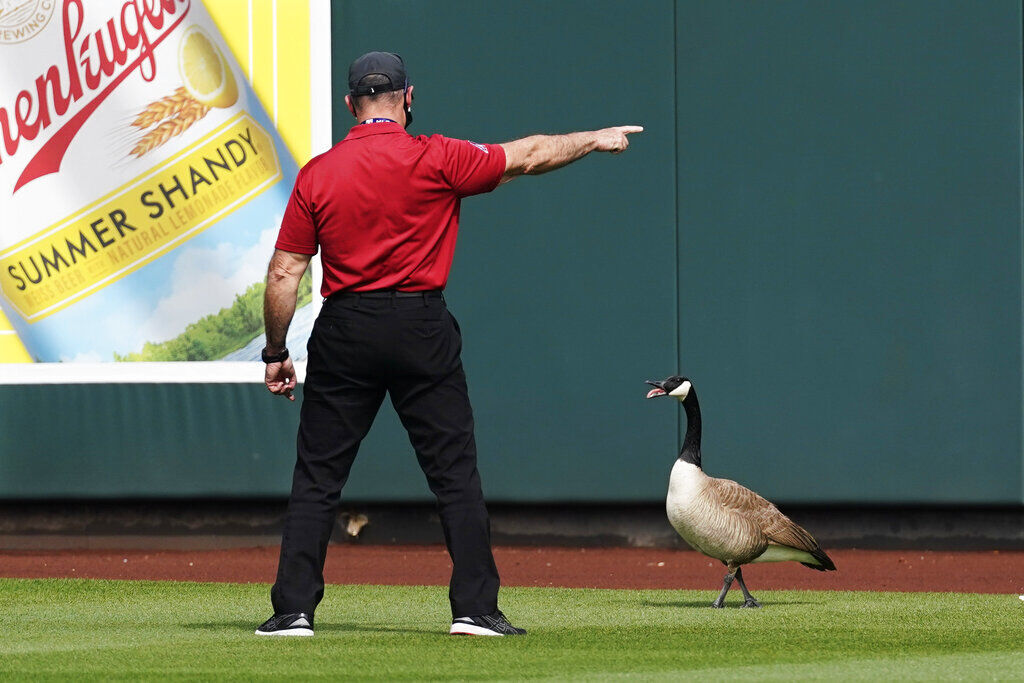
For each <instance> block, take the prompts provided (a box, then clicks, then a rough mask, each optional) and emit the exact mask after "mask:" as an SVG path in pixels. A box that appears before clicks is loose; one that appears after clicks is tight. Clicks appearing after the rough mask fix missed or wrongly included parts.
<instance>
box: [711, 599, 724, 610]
mask: <svg viewBox="0 0 1024 683" xmlns="http://www.w3.org/2000/svg"><path fill="white" fill-rule="evenodd" d="M711 606H712V607H714V608H715V609H722V608H723V607H725V600H723V599H722V598H718V599H717V600H715V601H714V602H713V603H711Z"/></svg>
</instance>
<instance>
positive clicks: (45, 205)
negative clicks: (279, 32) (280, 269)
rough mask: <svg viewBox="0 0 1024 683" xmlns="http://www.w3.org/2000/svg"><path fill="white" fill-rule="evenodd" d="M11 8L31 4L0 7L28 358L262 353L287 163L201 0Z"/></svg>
mask: <svg viewBox="0 0 1024 683" xmlns="http://www.w3.org/2000/svg"><path fill="white" fill-rule="evenodd" d="M4 3H5V0H0V8H2V7H3V6H4ZM14 4H17V5H19V6H26V4H27V5H32V7H31V9H32V12H24V13H23V15H24V17H25V19H24V21H25V22H26V23H25V26H24V27H21V28H19V26H20V25H18V24H17V21H16V20H17V17H14V18H13V19H12V18H9V20H8V22H7V23H6V24H4V23H3V22H4V15H3V14H0V292H2V297H0V304H2V306H3V311H4V313H6V315H7V318H8V319H9V320H10V323H11V325H12V326H13V328H14V329H15V330H16V331H17V334H18V336H19V337H20V339H21V341H22V343H23V344H24V346H25V348H26V349H27V351H28V353H29V355H31V357H32V358H33V359H34V360H36V361H64V362H71V361H86V362H90V361H91V362H96V361H118V360H123V361H127V360H143V361H185V360H190V361H195V360H258V359H259V350H260V348H262V346H263V336H262V332H263V318H262V301H263V287H264V278H265V271H266V265H267V261H268V260H269V257H270V255H271V253H272V252H273V245H274V241H275V239H276V235H277V230H278V226H279V225H280V218H281V215H282V214H283V212H284V207H285V205H286V203H287V200H288V196H289V193H290V191H291V188H292V185H293V183H294V180H295V175H296V172H297V168H296V164H295V161H294V159H293V158H292V157H291V155H290V153H289V152H288V150H287V148H286V147H285V145H284V144H283V142H282V141H281V139H280V136H279V135H278V133H277V131H276V130H275V129H274V126H273V125H272V123H271V121H270V120H269V118H268V116H267V114H266V113H265V111H264V110H263V107H262V106H261V104H260V103H259V101H258V100H257V98H256V97H255V95H254V93H253V92H252V90H251V88H250V87H249V85H248V83H247V82H246V80H245V79H244V78H243V76H242V72H241V70H240V69H239V67H238V65H237V63H236V62H235V60H234V58H233V56H232V55H231V53H230V51H229V50H228V49H227V47H226V45H225V44H224V41H223V38H222V37H221V35H220V33H219V32H218V30H217V28H216V26H215V25H214V23H213V21H212V20H211V19H210V16H209V14H208V13H207V11H206V9H205V7H204V6H203V4H202V2H201V1H200V0H34V1H33V2H28V3H24V2H22V3H14ZM11 25H13V26H14V28H13V29H12V28H10V26H11ZM4 27H7V28H6V29H5V28H4ZM5 36H8V37H12V39H11V40H6V39H5ZM13 37H19V38H20V39H19V40H17V41H15V40H13ZM307 278H308V275H307ZM310 296H311V288H310V285H309V283H308V280H307V281H306V282H304V283H303V286H302V287H301V289H300V302H299V309H298V311H297V313H296V318H295V321H294V322H293V325H292V328H293V329H292V331H291V333H290V334H289V346H290V347H291V348H292V349H294V351H295V352H297V353H296V356H297V357H299V358H301V355H302V349H303V348H304V346H305V338H306V337H308V332H309V329H310V328H311V325H312V320H311V317H312V316H311V314H310V311H311V309H312V307H311V306H308V305H306V304H308V302H309V299H310ZM306 318H310V319H309V320H307V319H306Z"/></svg>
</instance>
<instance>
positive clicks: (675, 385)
mask: <svg viewBox="0 0 1024 683" xmlns="http://www.w3.org/2000/svg"><path fill="white" fill-rule="evenodd" d="M647 383H648V384H650V385H651V386H652V387H654V388H653V389H651V390H650V391H648V392H647V398H657V397H659V396H674V397H676V398H678V399H679V400H680V401H685V400H686V397H687V396H689V395H690V389H691V388H692V387H693V385H692V384H691V383H690V379H689V378H688V377H680V376H679V375H672V376H671V377H667V378H665V379H663V380H661V381H659V382H656V381H654V380H651V379H649V380H647Z"/></svg>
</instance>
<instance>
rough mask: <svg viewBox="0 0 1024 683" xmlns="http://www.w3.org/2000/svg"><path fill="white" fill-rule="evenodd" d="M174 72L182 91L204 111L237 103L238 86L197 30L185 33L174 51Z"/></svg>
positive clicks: (223, 60) (218, 53)
mask: <svg viewBox="0 0 1024 683" xmlns="http://www.w3.org/2000/svg"><path fill="white" fill-rule="evenodd" d="M178 70H179V71H180V72H181V79H182V80H183V81H184V82H185V89H186V90H188V92H189V94H190V95H191V96H192V97H193V98H195V99H196V100H197V101H198V102H200V103H201V104H205V105H206V106H208V107H221V108H223V107H230V106H231V105H232V104H234V103H235V102H237V101H238V86H237V85H236V84H235V77H234V75H233V74H232V73H231V68H230V67H229V66H228V64H227V61H226V60H225V59H224V56H223V55H222V54H221V53H220V50H218V49H217V46H216V45H215V44H214V42H213V41H212V40H210V37H209V36H208V35H207V34H206V32H205V31H203V29H201V28H200V27H199V26H191V27H189V28H188V29H187V30H186V31H185V35H184V36H182V38H181V45H180V46H179V47H178Z"/></svg>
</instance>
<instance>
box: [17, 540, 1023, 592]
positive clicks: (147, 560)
mask: <svg viewBox="0 0 1024 683" xmlns="http://www.w3.org/2000/svg"><path fill="white" fill-rule="evenodd" d="M277 554H278V549H277V548H276V547H264V548H245V549H231V550H196V551H188V550H150V551H146V550H123V551H119V550H65V551H0V576H3V577H20V578H54V577H76V578H90V579H149V580H158V581H163V580H176V581H229V582H242V583H250V582H258V583H271V582H273V580H274V575H275V572H276V569H277ZM494 554H495V559H496V560H497V563H498V568H499V570H500V571H501V578H502V584H503V585H506V586H562V587H569V588H668V589H699V590H712V591H713V590H717V589H718V587H719V586H720V585H721V580H722V575H723V574H724V571H723V567H722V565H721V564H719V563H717V562H714V561H712V560H710V559H708V558H706V557H704V556H703V555H700V554H699V553H696V552H693V551H682V550H658V549H648V548H586V549H582V548H527V547H498V548H495V551H494ZM829 555H830V556H831V557H832V559H833V560H834V561H835V563H836V566H837V567H838V571H835V572H818V571H813V570H811V569H808V568H806V567H803V566H800V565H798V564H795V563H792V562H786V563H780V564H755V565H749V566H748V567H746V568H745V571H744V576H745V577H746V578H747V580H748V581H749V583H750V585H751V587H752V588H753V587H755V586H756V587H757V588H760V589H762V590H764V589H808V590H878V591H954V592H971V593H1017V594H1024V552H1019V551H1014V552H999V551H988V552H931V551H918V550H908V551H881V550H835V551H830V553H829ZM450 572H451V563H450V561H449V559H448V554H447V552H446V551H445V549H444V548H443V547H441V546H359V545H332V546H331V548H330V550H329V552H328V557H327V566H326V570H325V576H326V579H327V582H328V583H337V584H385V585H389V584H390V585H447V583H448V578H449V575H450Z"/></svg>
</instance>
